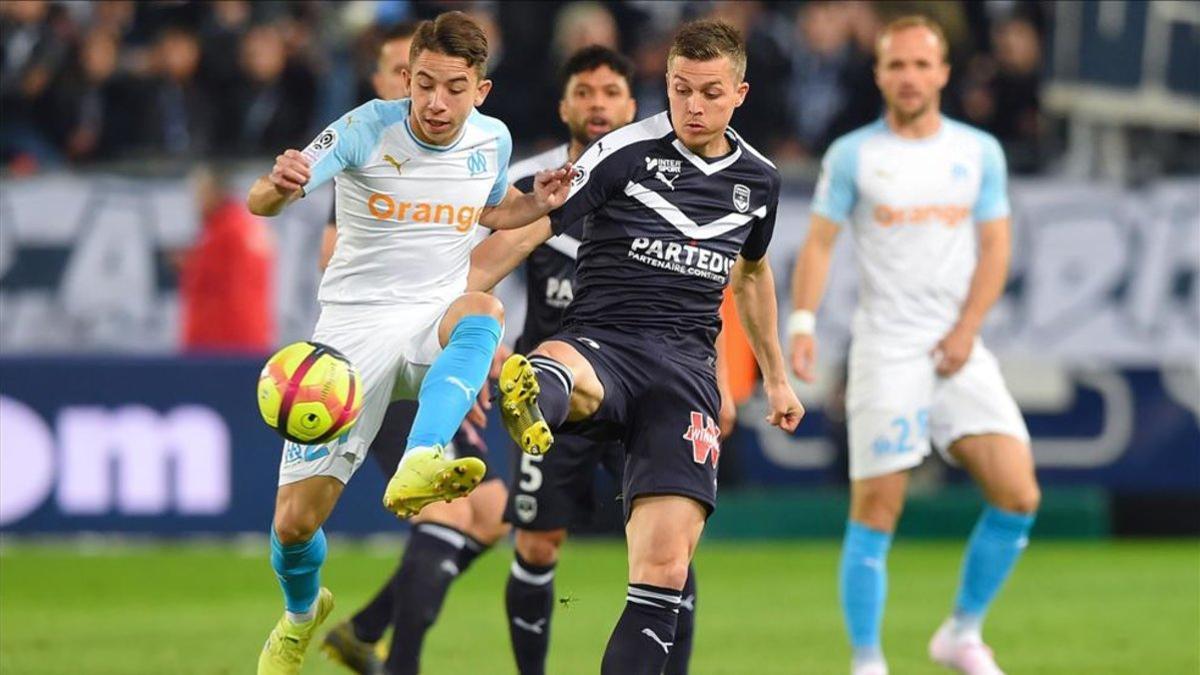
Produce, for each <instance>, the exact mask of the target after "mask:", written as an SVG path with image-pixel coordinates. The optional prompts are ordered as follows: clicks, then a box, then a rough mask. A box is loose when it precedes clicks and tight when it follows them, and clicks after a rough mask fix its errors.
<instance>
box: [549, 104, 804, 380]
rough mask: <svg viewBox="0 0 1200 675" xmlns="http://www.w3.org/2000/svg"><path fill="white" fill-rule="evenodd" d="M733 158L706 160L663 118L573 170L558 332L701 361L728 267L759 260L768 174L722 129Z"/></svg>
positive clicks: (562, 217)
mask: <svg viewBox="0 0 1200 675" xmlns="http://www.w3.org/2000/svg"><path fill="white" fill-rule="evenodd" d="M727 136H728V139H729V143H730V146H731V147H732V148H733V150H732V151H731V152H730V153H729V154H727V155H725V156H724V157H718V158H711V159H706V158H704V157H700V156H699V155H696V154H695V153H693V152H691V151H690V150H688V149H687V147H686V146H684V145H683V143H682V142H681V141H679V139H677V138H676V136H675V133H674V131H673V130H672V128H671V120H670V117H669V116H668V113H666V112H663V113H660V114H658V115H655V116H653V117H649V118H647V119H645V120H642V121H640V122H635V123H634V124H630V125H628V126H625V127H622V128H621V129H618V130H616V131H613V132H611V133H609V134H608V135H606V136H604V137H602V138H600V139H599V140H597V141H596V142H595V143H593V144H592V145H591V146H590V147H588V149H587V150H586V151H585V152H584V153H583V155H582V156H581V157H580V158H579V161H578V162H576V164H575V167H576V169H577V171H578V174H577V175H576V177H575V179H574V181H573V184H572V187H571V192H570V195H569V196H568V198H567V201H566V202H565V203H564V204H563V205H562V207H560V208H559V209H557V210H555V211H554V212H552V213H551V214H550V219H551V222H552V224H553V227H554V231H555V233H561V232H569V231H571V230H572V229H573V228H581V243H580V247H579V257H578V260H577V267H576V270H575V284H574V286H573V292H574V300H573V301H572V303H571V304H570V307H569V308H568V310H567V315H566V317H565V320H564V321H565V323H564V325H565V326H568V327H573V328H577V327H580V326H584V327H586V326H594V327H598V328H606V329H616V330H619V331H623V332H629V333H633V334H637V335H642V336H646V335H651V336H655V337H658V338H660V339H662V340H665V341H668V342H669V343H671V344H672V345H673V346H675V347H676V348H677V349H679V350H680V351H683V352H685V353H690V354H692V355H695V356H700V357H709V356H712V355H713V353H714V346H713V345H714V342H715V340H716V337H717V334H718V333H719V332H720V329H721V318H720V311H719V310H720V305H721V299H722V294H723V291H724V289H725V286H726V285H727V284H728V283H729V274H730V271H731V270H732V269H733V265H734V263H735V262H736V260H737V257H738V256H739V255H741V256H742V257H744V258H746V259H748V260H759V259H761V258H762V257H763V256H764V255H766V252H767V245H768V243H769V242H770V241H771V234H772V232H773V230H774V228H775V214H776V210H777V206H778V203H779V186H780V178H779V172H778V171H777V170H776V169H775V165H774V164H772V163H771V162H770V161H769V160H767V159H766V158H765V157H763V156H762V155H761V154H759V153H758V151H757V150H755V149H754V148H752V147H751V146H750V145H749V144H747V143H746V142H745V141H744V140H742V138H741V137H740V136H739V135H738V134H737V132H736V131H734V130H733V129H730V130H729V131H728V132H727Z"/></svg>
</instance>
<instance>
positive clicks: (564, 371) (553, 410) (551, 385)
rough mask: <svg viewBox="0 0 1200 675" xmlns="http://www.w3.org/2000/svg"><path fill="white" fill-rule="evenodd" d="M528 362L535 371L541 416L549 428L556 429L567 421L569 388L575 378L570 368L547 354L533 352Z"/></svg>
mask: <svg viewBox="0 0 1200 675" xmlns="http://www.w3.org/2000/svg"><path fill="white" fill-rule="evenodd" d="M529 363H530V364H531V365H532V366H533V370H534V372H536V373H537V381H538V388H540V389H541V393H540V394H539V395H538V408H540V409H541V411H542V417H544V418H545V419H546V423H547V424H549V425H550V428H551V429H557V428H558V427H560V426H562V423H563V422H566V421H567V413H568V412H569V411H570V410H571V390H572V389H574V388H575V378H574V376H572V375H571V369H570V368H567V367H566V366H564V365H563V364H561V363H559V362H558V361H555V360H554V359H552V358H550V357H549V356H542V355H540V354H535V355H534V356H531V357H529Z"/></svg>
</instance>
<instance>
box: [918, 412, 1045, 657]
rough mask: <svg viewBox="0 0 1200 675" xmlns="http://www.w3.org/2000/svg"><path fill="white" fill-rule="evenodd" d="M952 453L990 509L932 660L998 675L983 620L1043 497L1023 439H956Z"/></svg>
mask: <svg viewBox="0 0 1200 675" xmlns="http://www.w3.org/2000/svg"><path fill="white" fill-rule="evenodd" d="M950 452H951V454H953V456H954V458H955V459H957V460H958V461H959V462H960V463H961V464H962V465H963V467H964V468H966V469H967V471H968V472H969V473H970V474H971V476H972V477H973V478H974V479H975V481H976V482H977V483H978V484H979V485H980V487H981V488H982V489H983V493H984V496H985V497H986V499H987V503H988V505H987V506H986V507H985V508H984V510H983V514H982V515H981V516H980V517H979V521H978V522H977V523H976V525H975V529H974V531H972V533H971V538H970V540H969V541H968V542H967V550H966V554H965V555H964V557H963V566H962V578H961V580H960V582H959V587H958V594H957V596H956V598H955V601H954V613H953V615H952V616H951V617H950V618H949V619H947V620H946V621H945V622H944V623H943V624H942V626H941V627H940V628H939V629H938V631H937V633H936V634H935V635H934V637H933V640H932V641H931V642H930V645H929V655H930V657H932V658H933V660H934V661H937V662H938V663H941V664H942V665H945V666H948V667H951V668H954V669H955V670H958V671H959V672H962V673H968V674H969V675H998V674H999V673H1000V672H1001V671H1000V668H999V667H998V666H997V665H996V662H995V659H994V658H993V656H992V653H991V650H990V649H989V648H988V647H987V646H986V645H985V644H984V643H983V619H984V617H985V616H986V614H987V610H988V607H990V606H991V603H992V601H993V600H994V599H995V597H996V595H997V594H998V593H999V592H1000V588H1001V587H1002V586H1003V585H1004V581H1005V580H1006V579H1007V578H1008V576H1009V574H1010V573H1011V572H1012V569H1013V567H1014V566H1015V565H1016V563H1017V559H1018V558H1019V557H1020V556H1021V552H1022V551H1023V550H1025V547H1026V545H1027V544H1028V543H1029V531H1030V529H1031V528H1032V527H1033V521H1034V514H1035V513H1036V511H1037V508H1038V503H1039V501H1040V499H1041V493H1040V491H1039V489H1038V484H1037V478H1036V477H1035V476H1034V471H1033V454H1032V453H1031V452H1030V449H1029V446H1028V445H1027V444H1026V443H1025V442H1024V441H1023V440H1021V439H1018V438H1014V437H1012V436H1005V435H1000V434H984V435H979V436H967V437H965V438H960V439H959V440H957V441H955V443H954V444H953V445H952V446H951V448H950Z"/></svg>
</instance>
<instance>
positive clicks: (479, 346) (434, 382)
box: [383, 293, 504, 518]
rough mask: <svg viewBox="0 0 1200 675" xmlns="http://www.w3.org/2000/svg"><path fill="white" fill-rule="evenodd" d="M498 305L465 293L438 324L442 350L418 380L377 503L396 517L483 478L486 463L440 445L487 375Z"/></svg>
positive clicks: (500, 313) (499, 318) (496, 339)
mask: <svg viewBox="0 0 1200 675" xmlns="http://www.w3.org/2000/svg"><path fill="white" fill-rule="evenodd" d="M503 320H504V309H503V307H502V306H501V305H500V301H499V300H497V299H496V298H494V297H492V296H490V295H488V294H486V293H467V294H465V295H463V296H461V297H459V298H458V299H457V300H455V301H454V302H453V303H451V305H450V308H449V309H448V310H447V311H446V314H445V316H444V317H443V318H442V320H441V323H440V324H439V325H438V341H439V342H440V343H441V345H442V347H443V350H442V353H441V354H440V355H439V356H438V357H437V359H436V360H435V361H434V362H433V365H432V366H431V367H430V368H429V372H428V373H426V375H425V379H424V381H423V382H422V383H421V390H420V393H419V394H418V398H417V402H418V408H417V417H416V419H415V420H414V421H413V427H412V431H411V432H410V433H409V436H408V447H407V449H406V450H405V453H404V457H403V458H402V459H401V460H400V466H399V467H397V468H396V474H395V475H394V476H392V479H391V481H389V482H388V486H387V490H386V491H385V492H384V497H383V503H384V506H386V507H387V509H388V510H389V511H392V512H393V513H395V514H396V515H398V516H400V517H401V518H408V517H411V516H413V515H416V514H417V512H419V511H420V510H421V509H422V508H423V507H424V506H426V505H427V504H431V503H433V502H436V501H441V500H449V499H453V498H454V497H461V496H463V495H465V494H467V493H468V492H470V491H471V490H472V489H473V488H474V487H475V486H476V485H478V484H479V482H480V481H481V480H482V479H483V474H484V471H485V470H486V468H487V467H486V466H485V465H484V463H483V462H482V461H481V460H479V459H477V458H475V457H464V458H462V459H448V458H447V457H446V456H445V454H444V452H443V448H444V447H445V445H446V444H447V443H449V442H450V439H451V438H452V437H453V436H454V432H455V431H456V430H457V429H458V427H459V425H460V424H461V423H462V420H463V418H464V417H466V415H467V411H468V410H470V409H471V405H472V404H473V403H474V402H475V397H476V395H478V394H479V390H480V388H481V387H482V386H483V384H484V382H485V380H486V379H487V374H488V368H489V366H490V365H491V362H492V355H493V354H495V352H496V345H498V344H499V343H500V335H501V332H502V322H503Z"/></svg>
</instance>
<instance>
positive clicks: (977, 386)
mask: <svg viewBox="0 0 1200 675" xmlns="http://www.w3.org/2000/svg"><path fill="white" fill-rule="evenodd" d="M846 414H847V418H848V426H849V435H850V479H851V480H861V479H863V478H874V477H875V476H882V475H885V474H889V473H896V472H898V471H904V470H907V469H911V468H913V467H915V466H917V465H918V464H920V463H921V462H922V461H923V460H924V459H925V457H926V456H927V455H929V452H930V450H931V447H930V446H931V441H932V445H933V446H936V447H937V448H938V451H939V452H941V453H942V456H943V457H945V458H946V459H947V461H949V462H951V463H954V460H953V458H951V457H950V455H949V453H948V452H947V451H948V449H949V448H950V445H951V444H952V443H954V441H956V440H958V439H960V438H962V437H964V436H973V435H978V434H1003V435H1005V436H1012V437H1013V438H1017V439H1019V440H1021V441H1022V442H1024V443H1028V442H1029V430H1028V429H1026V428H1025V420H1024V419H1023V418H1022V417H1021V411H1020V410H1018V409H1017V403H1016V401H1014V400H1013V398H1012V395H1011V394H1009V393H1008V388H1007V387H1005V386H1004V378H1003V377H1001V375H1000V366H999V364H997V362H996V357H995V356H993V355H992V353H991V352H990V351H988V350H987V348H986V347H984V346H983V343H982V342H981V341H979V340H978V339H977V340H976V341H975V346H974V348H973V349H972V350H971V356H970V358H969V359H967V363H966V364H965V365H963V367H962V369H961V370H959V371H958V372H957V373H955V374H954V375H952V376H950V377H948V378H942V377H938V375H937V372H936V371H935V369H934V361H933V357H932V356H929V355H924V354H918V355H916V356H909V357H901V358H896V357H881V356H879V355H878V353H877V352H873V351H872V350H870V349H868V348H865V347H860V346H858V345H855V346H852V347H851V349H850V374H849V382H848V383H847V386H846Z"/></svg>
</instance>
